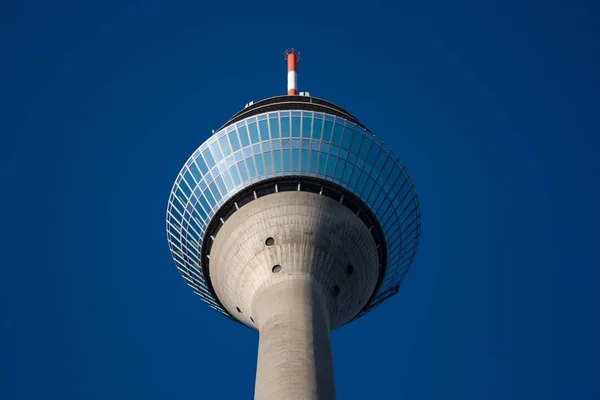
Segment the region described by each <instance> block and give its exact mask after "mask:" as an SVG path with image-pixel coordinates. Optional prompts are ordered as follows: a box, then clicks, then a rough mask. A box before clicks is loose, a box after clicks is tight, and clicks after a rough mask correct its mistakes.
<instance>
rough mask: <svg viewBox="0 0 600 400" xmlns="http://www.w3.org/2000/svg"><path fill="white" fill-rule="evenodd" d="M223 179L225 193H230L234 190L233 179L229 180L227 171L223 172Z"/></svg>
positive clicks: (229, 176) (229, 175)
mask: <svg viewBox="0 0 600 400" xmlns="http://www.w3.org/2000/svg"><path fill="white" fill-rule="evenodd" d="M221 177H222V178H223V182H225V186H226V187H227V192H230V191H232V190H233V188H234V184H233V179H231V174H229V170H227V171H225V172H223V174H222V175H221Z"/></svg>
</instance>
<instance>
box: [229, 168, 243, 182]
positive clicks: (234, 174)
mask: <svg viewBox="0 0 600 400" xmlns="http://www.w3.org/2000/svg"><path fill="white" fill-rule="evenodd" d="M229 172H230V173H231V177H232V178H233V183H235V186H239V185H241V184H242V182H241V181H240V173H239V172H238V170H237V168H236V167H235V165H234V166H233V167H231V169H230V170H229Z"/></svg>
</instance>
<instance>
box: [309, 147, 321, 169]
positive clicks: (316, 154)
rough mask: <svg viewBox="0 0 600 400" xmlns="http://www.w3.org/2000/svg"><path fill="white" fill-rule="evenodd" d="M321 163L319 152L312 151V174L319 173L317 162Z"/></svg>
mask: <svg viewBox="0 0 600 400" xmlns="http://www.w3.org/2000/svg"><path fill="white" fill-rule="evenodd" d="M318 161H319V152H318V151H312V150H311V151H310V172H314V173H317V162H318Z"/></svg>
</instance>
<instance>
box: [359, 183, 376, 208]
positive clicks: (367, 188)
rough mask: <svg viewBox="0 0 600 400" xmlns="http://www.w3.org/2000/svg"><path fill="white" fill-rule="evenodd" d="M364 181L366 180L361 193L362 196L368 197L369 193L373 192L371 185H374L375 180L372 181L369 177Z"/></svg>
mask: <svg viewBox="0 0 600 400" xmlns="http://www.w3.org/2000/svg"><path fill="white" fill-rule="evenodd" d="M366 181H367V182H366V184H365V187H364V188H363V190H362V195H363V197H364V198H367V199H368V198H370V197H371V193H372V192H373V186H374V185H375V181H373V179H372V178H370V177H369V178H367V179H366ZM369 205H370V204H369Z"/></svg>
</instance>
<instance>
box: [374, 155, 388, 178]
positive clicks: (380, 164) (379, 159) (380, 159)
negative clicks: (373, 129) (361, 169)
mask: <svg viewBox="0 0 600 400" xmlns="http://www.w3.org/2000/svg"><path fill="white" fill-rule="evenodd" d="M387 159H388V157H387V154H385V153H384V152H381V153H380V154H379V155H378V156H377V161H375V170H376V171H377V173H378V174H380V173H381V170H382V169H383V165H384V164H385V161H386V160H387Z"/></svg>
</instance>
